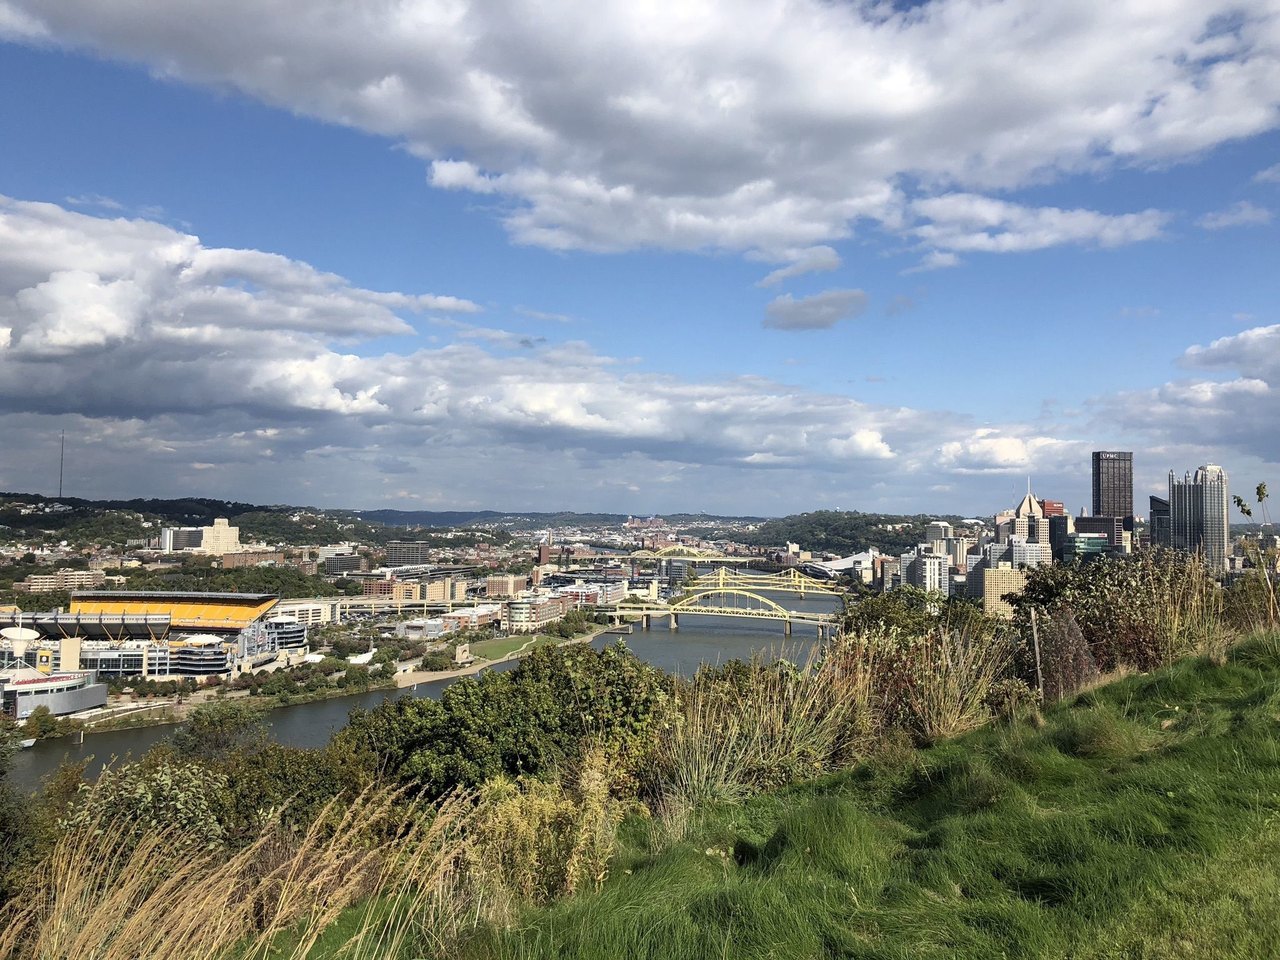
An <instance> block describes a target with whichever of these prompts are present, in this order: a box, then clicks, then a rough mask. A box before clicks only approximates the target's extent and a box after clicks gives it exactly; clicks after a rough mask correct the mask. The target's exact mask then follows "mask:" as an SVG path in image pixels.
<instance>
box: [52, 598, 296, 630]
mask: <svg viewBox="0 0 1280 960" xmlns="http://www.w3.org/2000/svg"><path fill="white" fill-rule="evenodd" d="M279 601H280V598H279V597H277V596H275V595H274V594H270V593H196V592H192V591H174V592H169V591H137V590H94V591H78V592H76V593H73V594H72V595H71V606H70V608H69V610H68V613H70V614H72V615H75V616H78V617H80V618H81V619H84V618H85V617H93V616H106V617H150V616H167V617H168V618H169V622H170V626H171V627H172V628H173V629H174V630H200V631H202V632H205V633H233V632H239V631H240V630H243V629H244V628H245V627H247V626H249V624H251V623H254V622H256V621H258V620H260V619H262V618H263V617H264V616H266V614H267V613H268V611H270V610H271V608H272V607H274V606H275V605H276V604H277V603H279Z"/></svg>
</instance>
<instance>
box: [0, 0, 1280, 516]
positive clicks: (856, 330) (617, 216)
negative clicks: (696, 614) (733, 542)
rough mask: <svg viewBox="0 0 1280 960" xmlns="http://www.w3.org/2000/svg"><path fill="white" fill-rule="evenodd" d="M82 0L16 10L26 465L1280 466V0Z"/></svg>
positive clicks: (505, 494) (751, 492)
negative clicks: (1094, 4)
mask: <svg viewBox="0 0 1280 960" xmlns="http://www.w3.org/2000/svg"><path fill="white" fill-rule="evenodd" d="M45 7H47V5H43V4H38V3H35V2H32V0H0V50H2V51H3V53H4V56H3V57H0V82H3V83H4V84H5V86H6V89H9V90H12V91H15V92H16V94H17V95H14V96H11V97H8V98H5V102H4V103H2V104H0V129H3V130H5V131H6V150H5V151H4V152H3V153H2V154H0V435H3V437H4V440H5V452H6V455H5V457H4V458H2V462H0V488H3V489H9V490H14V491H28V492H42V493H52V492H53V488H54V487H55V486H56V477H57V472H58V462H59V451H58V438H59V433H60V431H62V430H65V431H66V434H67V461H66V478H65V488H66V492H67V494H68V495H69V496H80V497H87V498H106V497H132V496H158V497H165V496H173V497H176V496H183V495H194V496H211V497H222V498H226V499H240V500H249V501H254V502H259V503H297V504H311V505H315V506H320V507H350V508H355V509H375V508H380V507H381V508H400V509H452V508H457V509H468V508H477V509H499V510H520V509H557V508H561V507H571V508H574V509H580V510H584V511H587V510H602V511H608V512H618V513H637V514H641V513H663V512H671V511H674V510H687V511H692V512H697V511H706V512H708V513H717V514H757V515H782V514H787V513H794V512H800V511H804V510H814V509H823V508H840V509H856V510H863V511H867V512H892V513H929V512H935V513H946V514H959V515H984V514H986V513H990V512H992V511H993V510H995V509H1001V508H1002V507H1003V506H1004V505H1006V504H1008V503H1014V502H1017V500H1018V499H1019V498H1020V497H1021V495H1022V491H1023V487H1024V485H1025V483H1026V477H1027V476H1028V475H1030V476H1031V477H1032V478H1033V479H1034V485H1035V487H1036V492H1037V494H1038V495H1040V496H1043V497H1052V498H1054V499H1060V500H1064V501H1066V502H1067V504H1068V507H1069V509H1070V510H1071V512H1072V513H1078V512H1079V510H1080V508H1081V507H1090V505H1091V491H1090V475H1089V469H1090V468H1089V456H1090V453H1091V451H1094V450H1104V449H1105V450H1125V451H1133V453H1134V470H1133V494H1134V500H1135V501H1136V504H1135V510H1136V512H1137V513H1139V514H1141V513H1142V512H1143V509H1144V506H1145V505H1146V503H1147V501H1148V497H1149V496H1151V495H1163V494H1165V493H1167V474H1168V472H1169V471H1170V470H1176V471H1177V472H1178V473H1179V474H1181V473H1182V472H1183V471H1184V470H1188V469H1192V468H1194V467H1195V466H1196V465H1198V464H1204V463H1209V462H1214V463H1221V464H1223V465H1224V466H1225V467H1226V469H1227V472H1228V473H1229V474H1230V475H1231V477H1232V478H1233V480H1235V482H1237V483H1238V484H1240V485H1241V486H1242V488H1243V487H1248V488H1252V486H1253V485H1254V484H1255V483H1256V482H1259V481H1268V480H1269V481H1271V482H1272V483H1273V484H1274V483H1276V482H1280V471H1278V470H1277V465H1278V464H1280V436H1277V435H1276V432H1275V431H1273V430H1270V429H1268V427H1267V424H1269V423H1270V422H1272V421H1274V419H1275V417H1276V415H1277V414H1278V413H1280V406H1278V404H1280V401H1278V400H1277V398H1278V397H1280V317H1277V316H1276V313H1275V307H1274V304H1275V303H1276V302H1280V297H1278V296H1277V294H1280V281H1278V280H1277V279H1276V276H1275V271H1274V269H1273V268H1272V264H1271V261H1272V260H1273V259H1274V251H1275V249H1277V248H1278V244H1277V241H1278V240H1280V236H1277V234H1278V233H1280V227H1278V226H1277V223H1276V221H1275V218H1274V211H1275V209H1276V208H1277V205H1278V204H1280V85H1277V84H1275V83H1274V82H1273V80H1274V77H1275V76H1276V75H1277V71H1280V15H1277V13H1276V11H1275V10H1274V5H1272V4H1269V3H1264V2H1256V3H1245V4H1243V5H1242V4H1236V3H1233V4H1225V3H1221V4H1219V3H1191V2H1176V3H1169V4H1167V5H1164V6H1163V7H1162V9H1160V10H1159V11H1153V10H1151V9H1149V8H1148V7H1145V6H1144V5H1142V4H1138V3H1116V4H1109V5H1106V7H1105V8H1099V9H1093V8H1088V9H1086V8H1084V7H1083V6H1080V5H1072V4H1066V5H1056V6H1050V7H1046V6H1044V5H1040V4H1032V3H1030V2H1013V0H1009V2H1004V3H994V4H989V5H983V6H982V7H974V6H972V5H968V4H962V3H959V2H954V0H938V2H934V3H930V4H927V5H917V4H899V5H889V4H865V5H855V6H848V7H841V6H832V5H825V4H819V3H816V2H815V3H810V2H808V0H801V2H797V3H792V4H787V5H784V4H772V3H764V2H761V3H748V4H746V5H745V6H743V5H740V4H736V5H732V6H731V5H727V4H720V3H708V4H705V5H702V6H699V7H696V8H689V9H688V10H685V11H683V12H681V11H676V10H674V9H672V10H662V9H658V8H653V9H643V10H639V9H635V8H632V7H625V6H614V5H607V4H606V5H599V4H597V5H593V6H592V7H591V8H585V9H579V8H578V7H576V6H575V5H573V4H569V3H562V4H556V5H530V6H528V7H526V6H524V5H521V4H519V3H511V4H509V5H508V8H507V9H505V10H503V11H494V10H490V9H488V8H484V7H481V6H479V5H475V6H473V5H470V4H467V3H461V4H458V5H455V6H453V7H451V8H449V9H448V10H445V9H444V8H441V7H439V6H436V5H433V4H428V3H425V2H408V3H406V4H404V5H402V6H401V7H400V8H398V9H399V10H400V13H399V14H396V13H395V12H393V11H391V9H390V8H387V9H383V8H377V9H370V10H369V11H367V12H366V13H365V14H363V15H362V16H361V17H360V18H357V19H352V17H353V16H354V14H352V13H351V12H350V9H349V8H348V7H347V6H346V5H342V4H337V3H318V4H311V5H308V6H307V7H306V8H303V7H301V6H299V7H297V8H296V9H291V7H290V5H289V4H288V3H285V4H281V5H278V6H276V7H272V8H270V9H259V8H258V7H256V6H254V5H242V4H240V3H236V2H232V3H228V4H219V5H216V6H214V7H208V6H207V5H197V4H193V3H192V4H188V3H187V2H186V0H180V2H175V3H173V4H170V5H166V7H165V8H164V9H163V10H154V11H146V12H145V13H144V12H142V11H141V8H139V7H138V6H137V5H135V4H130V3H125V2H123V0H98V2H95V3H88V2H87V0H75V2H71V3H68V4H64V5H61V6H59V8H58V9H57V10H49V9H45ZM511 24H519V25H520V29H519V30H512V29H510V25H511ZM1117 38H1123V42H1118V41H1117ZM548 51H554V52H555V56H554V57H551V58H548V56H547V52H548ZM1104 347H1105V349H1104ZM1236 519H1238V517H1237V518H1236Z"/></svg>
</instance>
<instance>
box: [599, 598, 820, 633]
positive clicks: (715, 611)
mask: <svg viewBox="0 0 1280 960" xmlns="http://www.w3.org/2000/svg"><path fill="white" fill-rule="evenodd" d="M770 589H772V588H770ZM692 590H693V592H691V593H687V594H685V595H684V596H683V597H681V598H680V599H679V600H675V601H673V602H672V603H668V604H662V603H643V604H637V603H618V604H610V605H607V606H604V605H602V606H600V607H597V608H596V609H597V610H598V611H599V612H600V613H607V614H609V615H611V616H615V617H617V618H618V619H619V620H621V619H622V618H623V617H625V616H638V617H639V618H640V623H641V627H642V629H644V630H648V629H649V628H650V627H651V626H652V621H653V618H654V617H659V618H661V617H667V618H668V626H669V627H670V628H671V629H672V630H678V629H680V617H681V616H703V617H741V618H744V619H750V620H774V621H777V622H780V623H781V624H782V627H783V635H784V636H788V637H789V636H791V629H792V625H793V624H797V623H799V624H802V625H809V626H813V627H814V628H815V629H816V632H817V635H818V639H819V640H821V639H824V638H826V637H829V636H831V635H833V634H834V633H836V632H837V631H838V630H839V629H840V623H841V621H842V617H841V611H832V612H830V613H819V612H815V611H812V610H788V609H787V608H786V607H784V606H782V604H780V603H778V602H777V601H775V600H772V599H770V598H769V597H766V596H763V595H761V594H759V593H756V592H755V591H753V590H744V589H739V588H734V587H719V586H715V587H710V588H704V587H703V586H702V585H701V584H698V585H695V586H694V587H692ZM827 592H828V593H832V591H827ZM833 595H834V593H833ZM727 598H734V599H742V600H749V601H751V603H750V604H749V605H742V604H739V605H732V604H728V603H725V602H724V601H725V599H727Z"/></svg>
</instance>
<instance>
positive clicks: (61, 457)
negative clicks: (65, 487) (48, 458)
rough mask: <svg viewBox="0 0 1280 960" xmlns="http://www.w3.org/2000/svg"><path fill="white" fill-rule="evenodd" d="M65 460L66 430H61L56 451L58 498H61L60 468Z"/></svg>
mask: <svg viewBox="0 0 1280 960" xmlns="http://www.w3.org/2000/svg"><path fill="white" fill-rule="evenodd" d="M66 462H67V431H65V430H63V431H62V447H61V450H60V451H59V453H58V499H59V500H61V499H62V468H63V466H64V465H65V464H66Z"/></svg>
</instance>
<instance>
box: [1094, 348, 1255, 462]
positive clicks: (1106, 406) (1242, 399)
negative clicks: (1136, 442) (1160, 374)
mask: <svg viewBox="0 0 1280 960" xmlns="http://www.w3.org/2000/svg"><path fill="white" fill-rule="evenodd" d="M1180 362H1181V364H1182V366H1184V367H1186V368H1187V369H1188V370H1189V371H1191V372H1192V373H1193V374H1194V373H1199V372H1201V371H1203V373H1200V376H1198V377H1197V376H1194V375H1193V376H1189V377H1187V378H1184V379H1180V380H1174V381H1170V382H1168V383H1165V384H1162V385H1160V386H1158V387H1154V388H1152V389H1149V390H1137V391H1129V392H1125V393H1122V394H1119V395H1117V396H1114V397H1108V398H1103V399H1100V400H1099V401H1097V402H1096V406H1097V408H1098V409H1099V412H1100V415H1101V416H1102V417H1103V418H1104V419H1106V420H1107V421H1108V422H1110V423H1113V424H1116V425H1119V426H1121V427H1123V428H1126V429H1128V430H1131V431H1142V432H1144V433H1146V434H1147V435H1149V436H1150V437H1151V438H1152V440H1153V442H1154V443H1158V444H1165V445H1170V446H1186V447H1189V448H1190V449H1191V450H1193V451H1198V458H1199V462H1203V461H1204V460H1205V459H1213V458H1214V457H1217V458H1218V459H1219V461H1220V462H1230V460H1231V458H1232V457H1248V458H1253V459H1255V460H1257V461H1259V462H1261V463H1271V464H1280V434H1277V432H1276V431H1275V430H1274V429H1272V428H1271V424H1273V423H1275V422H1276V421H1277V419H1278V418H1280V324H1273V325H1269V326H1259V327H1253V328H1251V329H1248V330H1244V331H1241V332H1240V333H1237V334H1234V335H1232V336H1228V337H1222V338H1220V339H1218V340H1214V341H1212V342H1211V343H1209V344H1208V345H1207V346H1200V345H1197V346H1193V347H1190V348H1189V349H1187V350H1186V352H1185V353H1184V354H1183V356H1182V358H1181V361H1180ZM1205 374H1208V375H1209V376H1212V375H1215V374H1216V375H1217V379H1209V378H1208V377H1207V376H1206V375H1205Z"/></svg>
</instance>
